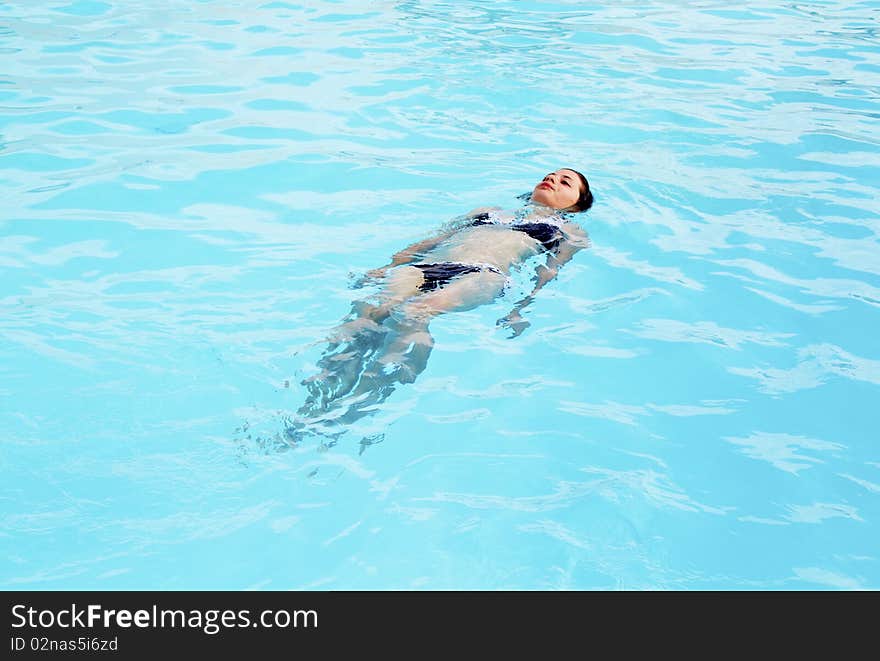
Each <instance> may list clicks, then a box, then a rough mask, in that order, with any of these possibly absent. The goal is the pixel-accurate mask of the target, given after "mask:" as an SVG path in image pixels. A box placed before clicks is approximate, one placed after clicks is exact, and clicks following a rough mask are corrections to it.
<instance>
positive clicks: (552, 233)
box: [471, 212, 565, 252]
mask: <svg viewBox="0 0 880 661" xmlns="http://www.w3.org/2000/svg"><path fill="white" fill-rule="evenodd" d="M477 225H506V226H507V227H509V228H510V229H512V230H514V231H515V232H523V233H525V234H528V235H529V236H530V237H532V238H533V239H535V241H537V242H538V243H540V244H541V246H542V247H543V248H544V250H547V251H548V252H552V251H555V250H556V249H557V248H558V247H559V244H560V243H562V240H563V239H564V238H565V235H564V234H563V233H562V230H561V229H560V228H559V226H558V225H555V224H553V223H518V222H510V221H508V222H505V221H504V220H503V219H501V218H500V217H499V216H498V214H496V213H492V212H484V213H478V214H477V215H475V216H474V217H473V222H472V223H471V227H475V226H477Z"/></svg>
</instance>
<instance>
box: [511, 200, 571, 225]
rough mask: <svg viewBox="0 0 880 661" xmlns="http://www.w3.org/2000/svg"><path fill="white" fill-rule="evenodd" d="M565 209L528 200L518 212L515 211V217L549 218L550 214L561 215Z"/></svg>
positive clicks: (521, 219)
mask: <svg viewBox="0 0 880 661" xmlns="http://www.w3.org/2000/svg"><path fill="white" fill-rule="evenodd" d="M564 213H565V211H564V210H563V209H554V208H553V207H548V206H545V205H543V204H537V203H536V202H529V203H528V204H526V205H525V206H524V207H523V208H522V209H521V210H520V211H519V212H517V214H516V215H517V219H519V220H520V221H523V220H541V219H546V218H550V217H551V216H558V217H561V216H562V215H563V214H564Z"/></svg>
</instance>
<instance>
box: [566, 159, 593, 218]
mask: <svg viewBox="0 0 880 661" xmlns="http://www.w3.org/2000/svg"><path fill="white" fill-rule="evenodd" d="M565 169H566V170H571V168H565ZM571 171H572V172H574V173H575V174H576V175H577V176H578V177H579V178H580V180H581V183H582V184H583V185H584V186H583V188H584V189H583V190H582V191H581V195H580V197H579V198H578V201H577V202H575V203H574V208H575V211H586V210H587V209H589V208H590V207H591V206H593V193H592V191H590V182H589V181H587V178H586V177H585V176H584V175H582V174H581V173H580V172H578V171H577V170H571Z"/></svg>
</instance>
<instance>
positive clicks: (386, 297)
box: [291, 268, 505, 436]
mask: <svg viewBox="0 0 880 661" xmlns="http://www.w3.org/2000/svg"><path fill="white" fill-rule="evenodd" d="M422 282H423V279H422V274H421V272H420V271H419V270H418V269H415V268H404V269H399V270H398V271H396V272H395V273H394V274H392V276H391V277H389V282H388V284H387V287H386V290H385V291H384V292H383V296H382V297H380V300H379V303H378V304H375V305H374V304H369V303H364V302H359V303H356V304H355V305H354V306H353V308H352V315H351V317H352V318H350V319H349V320H348V321H346V322H345V323H343V324H342V325H341V326H339V327H338V328H337V329H336V330H335V331H334V334H333V336H332V338H331V341H330V344H329V346H328V348H327V349H326V350H325V352H324V354H323V355H322V357H321V359H320V360H319V361H318V366H319V367H320V368H321V372H320V373H319V374H317V375H315V376H314V377H311V378H310V379H307V380H306V381H304V382H303V384H304V385H305V386H306V388H307V390H308V393H309V394H308V397H307V399H306V402H305V404H303V406H302V407H301V408H300V409H299V411H297V416H296V421H295V422H293V423H292V425H291V427H292V428H295V429H297V430H303V429H305V428H309V429H311V430H312V431H314V432H315V433H318V434H321V435H324V436H327V435H334V434H335V435H338V434H341V433H343V432H344V427H345V426H346V425H348V424H350V423H352V422H354V421H356V420H358V419H359V418H362V417H363V416H365V415H368V414H369V413H371V412H372V411H373V410H374V409H375V407H376V406H378V405H380V404H382V402H384V401H385V400H386V399H387V398H388V397H389V395H391V393H392V392H394V389H395V388H396V386H397V385H398V384H404V383H412V382H414V381H415V380H416V378H417V377H418V375H419V374H421V373H422V372H423V371H424V370H425V368H426V367H427V363H428V358H429V357H430V355H431V351H432V349H433V347H434V338H433V337H432V336H431V333H430V331H429V328H428V325H429V323H430V321H431V320H432V319H433V318H434V317H436V316H437V315H440V314H443V313H444V312H452V311H459V310H469V309H472V308H474V307H476V306H478V305H481V304H483V303H486V302H489V301H491V300H492V299H494V298H495V297H496V296H498V294H500V293H501V291H502V290H503V288H504V282H505V278H504V276H502V275H501V274H499V273H494V272H491V271H480V272H475V273H470V274H466V275H462V276H460V277H458V278H456V279H454V280H453V281H451V282H449V283H447V284H445V285H444V286H443V287H442V288H440V289H436V290H432V291H430V292H422V291H420V290H419V288H418V287H419V285H420V284H421V283H422Z"/></svg>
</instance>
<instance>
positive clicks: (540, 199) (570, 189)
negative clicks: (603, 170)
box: [532, 168, 581, 209]
mask: <svg viewBox="0 0 880 661" xmlns="http://www.w3.org/2000/svg"><path fill="white" fill-rule="evenodd" d="M580 196H581V180H580V177H578V176H577V174H575V172H574V171H573V170H567V169H565V168H563V169H562V170H557V171H556V172H551V173H550V174H548V175H547V176H546V177H544V178H543V179H542V180H541V183H539V184H538V185H537V186H535V189H534V190H533V191H532V202H537V203H538V204H543V205H545V206H548V207H552V208H554V209H567V208H568V207H570V206H572V205H573V204H574V203H575V202H577V201H578V199H579V198H580Z"/></svg>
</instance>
